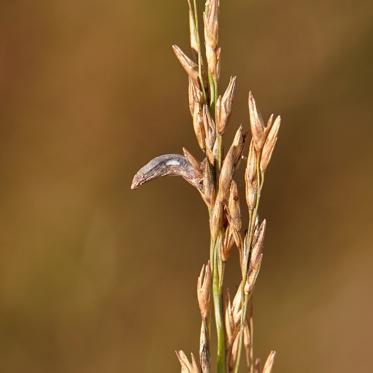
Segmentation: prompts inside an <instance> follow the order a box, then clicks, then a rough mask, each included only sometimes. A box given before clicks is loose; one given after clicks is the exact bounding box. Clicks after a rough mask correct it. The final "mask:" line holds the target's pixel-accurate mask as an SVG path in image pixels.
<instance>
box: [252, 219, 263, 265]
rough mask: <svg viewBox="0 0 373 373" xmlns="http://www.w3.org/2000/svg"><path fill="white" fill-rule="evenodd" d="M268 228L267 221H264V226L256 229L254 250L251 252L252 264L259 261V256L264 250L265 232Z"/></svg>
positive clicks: (261, 225)
mask: <svg viewBox="0 0 373 373" xmlns="http://www.w3.org/2000/svg"><path fill="white" fill-rule="evenodd" d="M266 226H267V221H266V220H265V219H264V220H263V222H262V224H260V226H259V227H258V228H257V229H256V234H255V236H254V243H253V249H252V251H251V257H250V263H255V262H256V260H257V259H258V255H259V254H260V253H261V252H262V250H263V243H264V236H265V230H266Z"/></svg>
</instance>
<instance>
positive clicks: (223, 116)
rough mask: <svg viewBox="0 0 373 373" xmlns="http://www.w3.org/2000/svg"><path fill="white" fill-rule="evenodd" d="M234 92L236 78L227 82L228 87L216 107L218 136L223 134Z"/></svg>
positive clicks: (230, 110)
mask: <svg viewBox="0 0 373 373" xmlns="http://www.w3.org/2000/svg"><path fill="white" fill-rule="evenodd" d="M235 90H236V77H231V78H230V81H229V85H228V87H227V89H226V91H225V92H224V95H223V97H222V98H221V99H220V101H219V102H218V103H217V105H216V106H217V107H216V114H215V115H216V125H217V129H218V132H219V134H221V135H222V134H223V133H224V129H225V127H226V125H227V122H228V120H229V117H230V115H231V112H232V104H233V97H234V92H235Z"/></svg>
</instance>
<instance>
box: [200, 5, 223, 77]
mask: <svg viewBox="0 0 373 373" xmlns="http://www.w3.org/2000/svg"><path fill="white" fill-rule="evenodd" d="M218 14H219V0H207V1H206V4H205V12H204V13H203V23H204V31H205V32H204V34H205V46H206V59H207V65H208V68H209V71H210V72H211V75H212V76H213V78H214V79H215V80H217V79H218V76H219V70H220V69H219V62H220V49H219V48H218V43H219V31H218V29H219V22H218Z"/></svg>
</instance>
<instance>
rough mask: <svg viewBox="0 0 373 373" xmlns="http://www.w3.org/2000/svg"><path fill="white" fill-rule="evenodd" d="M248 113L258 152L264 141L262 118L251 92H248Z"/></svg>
mask: <svg viewBox="0 0 373 373" xmlns="http://www.w3.org/2000/svg"><path fill="white" fill-rule="evenodd" d="M249 114H250V124H251V133H252V135H253V140H254V145H255V149H256V150H257V151H258V152H260V151H261V150H262V148H263V145H264V142H265V131H264V130H265V128H264V123H263V119H262V117H261V115H260V114H259V112H258V110H257V108H256V102H255V99H254V96H253V94H252V93H251V92H250V93H249Z"/></svg>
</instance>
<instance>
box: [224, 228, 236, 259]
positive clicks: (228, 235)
mask: <svg viewBox="0 0 373 373" xmlns="http://www.w3.org/2000/svg"><path fill="white" fill-rule="evenodd" d="M233 246H234V236H233V233H232V228H231V227H230V226H229V227H228V228H227V229H226V231H225V235H224V241H223V250H222V260H223V262H226V261H228V259H229V257H230V256H231V253H232V249H233Z"/></svg>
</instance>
